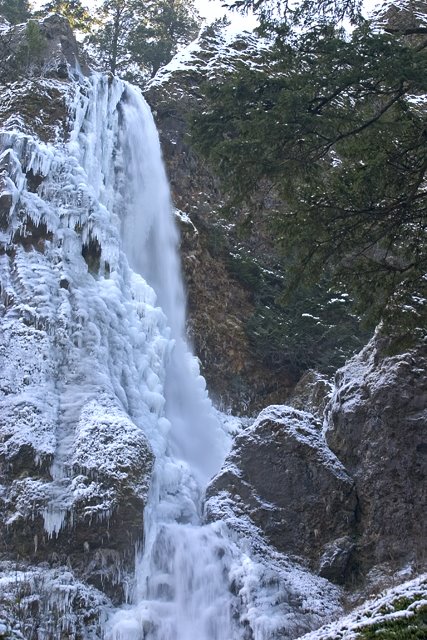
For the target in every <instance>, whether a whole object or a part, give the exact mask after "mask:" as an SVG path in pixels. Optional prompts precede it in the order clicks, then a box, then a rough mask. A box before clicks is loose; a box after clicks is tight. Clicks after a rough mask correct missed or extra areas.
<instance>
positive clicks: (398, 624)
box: [357, 606, 427, 640]
mask: <svg viewBox="0 0 427 640" xmlns="http://www.w3.org/2000/svg"><path fill="white" fill-rule="evenodd" d="M426 637H427V607H425V606H424V607H420V608H419V609H418V610H417V611H416V612H415V613H414V614H413V615H411V616H409V617H407V618H406V617H402V618H396V619H393V620H387V621H384V622H378V623H376V624H372V625H370V626H368V627H365V628H364V629H363V630H362V631H361V632H359V633H358V635H357V638H358V639H359V640H425V638H426Z"/></svg>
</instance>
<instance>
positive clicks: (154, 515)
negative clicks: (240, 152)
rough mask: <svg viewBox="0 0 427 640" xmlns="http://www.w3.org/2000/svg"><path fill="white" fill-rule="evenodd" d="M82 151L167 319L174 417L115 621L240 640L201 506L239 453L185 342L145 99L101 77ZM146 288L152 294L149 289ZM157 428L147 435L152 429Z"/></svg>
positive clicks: (219, 545)
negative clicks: (212, 482) (130, 585)
mask: <svg viewBox="0 0 427 640" xmlns="http://www.w3.org/2000/svg"><path fill="white" fill-rule="evenodd" d="M75 108H76V118H75V128H74V131H73V133H72V140H71V148H72V150H73V153H74V154H75V155H76V156H77V157H78V158H79V162H80V163H81V165H82V166H83V168H84V170H85V172H86V175H87V179H88V184H89V186H90V187H91V189H92V190H93V196H94V198H95V199H96V200H98V201H99V202H100V203H101V204H102V205H103V206H104V207H105V208H106V209H107V210H108V211H109V213H110V215H111V216H112V218H113V219H115V220H116V221H117V224H118V225H119V227H120V235H121V238H122V246H123V249H124V253H125V255H126V257H127V260H128V262H129V266H130V267H131V269H132V272H133V275H132V276H131V277H132V278H133V279H134V280H136V281H138V280H141V279H143V280H144V281H145V282H146V283H148V285H149V286H150V287H151V288H152V290H153V291H154V292H155V301H153V304H155V305H156V306H157V305H158V306H159V307H161V309H162V311H163V313H164V315H165V316H166V326H165V327H164V328H163V334H164V336H165V337H166V338H167V339H168V340H169V344H170V347H169V348H168V349H167V350H166V351H165V354H166V357H165V362H164V388H163V395H164V398H165V407H164V411H162V410H161V407H162V398H161V397H160V398H159V412H158V424H157V428H156V426H154V428H153V426H151V427H150V429H149V432H148V433H147V436H148V437H149V439H150V443H151V445H152V447H153V450H154V452H155V454H156V464H155V470H154V479H153V485H152V488H151V496H150V500H149V504H148V506H147V508H146V513H145V542H144V551H143V553H142V554H141V556H140V557H138V558H137V569H136V587H135V589H134V594H133V597H132V602H131V603H130V604H129V606H127V607H125V608H122V609H120V610H118V611H117V612H116V613H115V614H114V615H113V616H112V617H111V618H110V620H109V623H108V628H107V631H106V635H107V637H108V638H111V639H114V640H140V639H142V638H147V640H148V639H152V640H194V639H195V638H197V640H230V639H231V638H232V637H233V638H237V637H238V636H237V635H236V634H237V631H236V630H233V628H232V627H233V624H234V623H233V596H232V594H231V591H230V588H229V580H230V578H229V569H230V565H231V562H232V555H233V551H232V549H233V545H231V544H230V543H229V542H228V541H227V536H226V533H225V528H224V527H223V526H222V525H220V524H215V525H202V524H201V523H200V498H201V496H202V493H203V489H204V485H205V484H206V482H207V480H208V479H209V478H210V477H211V476H212V475H213V474H214V473H215V471H217V470H218V469H219V467H220V465H221V462H222V460H223V459H224V455H225V453H226V450H227V446H228V439H227V436H226V435H225V433H224V431H223V430H222V429H221V427H220V425H219V423H218V421H217V419H216V417H215V414H214V411H213V409H212V406H211V404H210V401H209V399H208V397H207V393H206V390H205V384H204V380H203V378H202V377H201V376H200V374H199V371H198V365H197V361H196V360H195V358H194V356H193V355H192V354H191V352H190V351H189V348H188V346H187V343H186V340H185V295H184V290H183V284H182V279H181V273H180V263H179V258H178V234H177V230H176V227H175V220H174V216H173V209H172V203H171V198H170V193H169V186H168V182H167V178H166V174H165V169H164V166H163V162H162V157H161V151H160V144H159V139H158V134H157V130H156V127H155V124H154V121H153V117H152V115H151V112H150V109H149V107H148V106H147V104H146V102H145V100H144V98H143V97H142V95H141V94H140V92H139V91H138V90H137V89H135V88H133V87H131V86H130V85H128V84H126V83H123V82H121V81H120V80H113V81H109V80H107V79H106V78H102V77H100V76H95V77H94V78H93V79H92V87H91V91H90V95H89V96H88V97H85V96H83V95H80V97H79V99H78V101H77V103H76V107H75ZM145 286H146V285H145ZM144 427H145V425H144V424H142V428H143V429H144Z"/></svg>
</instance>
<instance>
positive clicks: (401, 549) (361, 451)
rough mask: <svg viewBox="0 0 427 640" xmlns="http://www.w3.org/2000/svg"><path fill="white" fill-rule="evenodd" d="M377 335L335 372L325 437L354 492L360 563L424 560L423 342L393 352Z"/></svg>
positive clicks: (426, 445) (426, 350)
mask: <svg viewBox="0 0 427 640" xmlns="http://www.w3.org/2000/svg"><path fill="white" fill-rule="evenodd" d="M391 347H392V345H391V344H390V339H385V338H384V337H382V336H381V335H380V334H379V333H378V334H377V335H376V336H375V337H374V339H373V340H371V342H370V343H369V344H368V345H367V346H366V347H365V349H363V350H362V351H361V353H359V354H358V355H356V356H355V357H354V358H352V359H351V360H350V361H349V362H348V364H347V365H346V366H345V367H344V368H343V369H341V370H340V371H339V372H338V374H337V377H336V389H335V391H334V394H333V396H332V399H331V401H330V403H329V405H328V407H327V410H326V427H327V431H326V440H327V442H328V445H329V446H330V448H331V449H332V451H333V452H334V453H335V454H336V455H337V456H338V457H339V459H340V460H341V461H342V463H343V464H344V465H345V466H346V468H347V469H348V471H349V473H350V474H351V475H352V477H353V478H354V481H355V484H356V488H357V494H358V497H359V524H358V545H357V548H358V553H357V556H358V565H359V570H360V572H361V573H362V574H365V573H366V572H367V571H368V570H369V569H370V568H371V567H373V566H375V565H378V564H381V563H389V564H390V563H391V565H392V566H394V567H400V566H402V565H403V564H405V563H408V562H409V563H412V564H413V566H414V567H418V568H419V567H421V566H423V565H424V564H425V540H426V533H427V530H426V517H425V516H426V507H427V501H426V487H427V482H426V455H427V429H426V424H427V409H426V407H427V376H426V365H427V345H426V344H425V342H421V343H420V344H419V345H418V346H412V348H410V349H408V351H406V352H404V353H399V354H394V355H393V349H392V348H391Z"/></svg>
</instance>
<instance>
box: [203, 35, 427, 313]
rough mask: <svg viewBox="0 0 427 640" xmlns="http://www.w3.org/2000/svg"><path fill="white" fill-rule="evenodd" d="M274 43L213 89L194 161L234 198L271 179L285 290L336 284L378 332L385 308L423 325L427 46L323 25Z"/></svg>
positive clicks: (426, 224)
mask: <svg viewBox="0 0 427 640" xmlns="http://www.w3.org/2000/svg"><path fill="white" fill-rule="evenodd" d="M419 33H420V34H421V36H422V30H419ZM276 36H277V37H276V40H275V43H274V45H273V46H272V47H271V49H270V51H269V53H266V56H265V61H264V69H260V68H259V67H258V68H251V67H247V66H243V65H242V67H241V69H240V70H238V71H236V72H234V73H231V74H230V75H229V77H227V78H226V79H225V80H224V82H223V83H222V84H219V85H217V86H212V84H210V85H207V86H206V87H205V95H206V97H207V102H208V109H205V111H204V113H199V114H197V115H196V116H195V118H194V127H193V134H194V136H195V139H196V140H197V144H198V147H199V149H200V150H201V151H202V152H203V153H204V154H205V155H206V156H207V157H208V158H209V159H210V161H211V163H212V165H213V166H214V167H215V168H217V170H219V171H220V172H221V173H222V175H223V176H224V179H225V180H226V181H227V183H228V185H229V187H230V188H231V189H232V190H233V192H234V194H235V196H236V198H237V199H238V200H240V201H242V200H246V201H248V200H250V199H251V196H252V195H254V194H255V193H256V192H257V191H259V188H260V184H262V182H263V181H265V180H267V182H268V184H269V185H270V187H271V185H273V187H274V189H275V190H276V193H278V194H279V195H280V197H281V199H282V202H283V203H286V205H283V207H282V209H281V210H280V211H279V212H278V213H277V215H275V216H274V215H272V218H273V217H274V222H273V223H272V224H273V225H274V228H275V233H276V235H277V237H278V241H279V243H280V244H281V246H282V248H283V251H284V254H285V255H286V257H287V263H288V276H289V277H288V290H289V291H291V290H292V289H293V288H294V287H295V286H296V285H297V283H298V282H301V281H302V280H303V279H304V278H305V281H306V282H307V281H312V282H313V281H318V280H319V278H321V277H322V274H325V273H326V272H327V273H328V278H329V279H331V277H332V278H333V280H330V282H332V283H335V286H337V287H338V290H341V291H342V290H343V289H344V290H347V291H349V292H350V293H351V294H352V295H353V296H355V297H356V298H357V300H358V301H359V308H360V310H361V311H362V312H363V313H364V314H365V316H367V317H368V316H369V317H371V318H372V320H373V321H377V320H378V319H379V318H380V317H381V316H383V315H384V311H385V308H386V307H387V308H388V310H389V311H388V312H389V314H392V313H393V314H395V313H396V312H397V311H399V314H400V318H401V319H402V317H403V316H405V315H406V318H409V317H411V318H412V319H413V320H414V322H417V321H418V322H420V316H419V314H420V313H421V306H422V305H421V303H422V300H423V298H424V297H425V296H424V294H423V288H425V278H424V274H425V273H426V272H427V242H426V240H427V238H426V230H427V213H426V200H427V194H426V171H427V145H426V135H427V134H426V131H427V117H426V115H427V114H426V110H425V108H423V106H422V104H421V100H420V99H417V96H422V95H425V93H426V91H427V78H426V75H425V69H426V68H427V60H426V50H427V41H425V39H423V37H420V39H417V40H416V41H413V40H411V41H408V40H407V39H406V38H402V37H397V36H394V35H393V36H391V35H387V34H385V33H382V34H381V33H378V30H371V29H370V27H369V24H367V23H364V24H363V23H362V24H361V25H360V27H359V28H358V29H356V30H355V31H354V32H353V34H352V36H351V37H349V36H348V35H346V34H344V33H342V32H341V31H339V30H337V29H336V28H334V27H332V26H331V25H328V24H327V23H325V24H321V25H315V26H312V28H311V29H310V30H308V31H306V32H301V33H300V34H299V35H298V36H297V37H295V38H293V39H292V40H289V39H287V38H284V37H282V36H281V34H279V32H278V31H276ZM289 262H290V265H289ZM291 276H292V277H291ZM406 318H405V321H406Z"/></svg>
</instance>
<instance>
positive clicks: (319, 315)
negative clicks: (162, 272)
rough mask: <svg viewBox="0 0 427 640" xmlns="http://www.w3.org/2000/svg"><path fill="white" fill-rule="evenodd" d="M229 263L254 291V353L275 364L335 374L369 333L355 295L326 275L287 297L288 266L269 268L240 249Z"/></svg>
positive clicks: (249, 328) (250, 324) (250, 328)
mask: <svg viewBox="0 0 427 640" xmlns="http://www.w3.org/2000/svg"><path fill="white" fill-rule="evenodd" d="M228 268H229V270H230V271H231V273H232V274H233V275H234V277H236V278H237V279H238V280H239V281H240V282H241V283H242V284H243V285H244V286H245V287H246V288H247V289H248V290H250V291H251V293H252V296H253V302H254V304H255V312H254V313H253V315H252V316H250V317H249V318H248V319H247V321H246V326H245V329H246V333H247V336H248V339H249V341H250V343H251V345H252V349H253V351H254V353H255V354H256V355H257V356H258V357H259V359H260V361H261V362H262V363H263V364H264V365H265V366H267V367H269V368H270V369H273V370H277V371H280V370H285V371H286V372H288V373H292V374H293V376H294V377H295V378H298V377H299V376H300V375H301V374H302V373H303V372H304V371H306V370H307V369H311V368H315V369H317V370H318V371H320V372H322V373H325V374H327V375H330V374H332V373H333V372H334V371H335V370H336V369H337V368H338V367H340V366H342V365H343V364H344V362H345V360H346V359H347V358H348V357H349V356H350V355H352V354H353V353H355V352H356V351H357V350H359V349H360V348H361V346H362V345H363V344H364V343H365V342H366V340H367V338H368V337H369V335H368V333H367V332H364V331H362V330H361V329H360V326H359V318H358V317H357V316H356V315H355V314H354V311H353V308H352V307H353V305H352V301H351V299H350V298H349V296H348V295H346V294H345V293H336V292H334V291H331V290H329V288H328V284H327V282H326V281H323V282H321V283H319V284H314V285H310V286H304V287H299V288H296V289H294V290H293V292H292V294H291V295H288V296H286V297H284V296H283V289H284V280H285V279H286V266H284V265H280V266H279V268H278V269H277V270H274V271H272V270H271V269H265V268H263V267H262V266H261V265H260V264H259V261H257V260H255V259H253V258H252V257H251V256H250V255H248V254H245V253H244V252H240V253H234V254H231V255H230V257H229V260H228Z"/></svg>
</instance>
